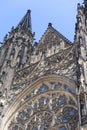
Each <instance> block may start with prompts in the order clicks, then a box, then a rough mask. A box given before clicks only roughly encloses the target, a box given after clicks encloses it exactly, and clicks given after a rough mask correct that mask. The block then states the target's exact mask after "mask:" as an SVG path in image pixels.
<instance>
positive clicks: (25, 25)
mask: <svg viewBox="0 0 87 130" xmlns="http://www.w3.org/2000/svg"><path fill="white" fill-rule="evenodd" d="M17 28H22V29H23V30H27V31H29V32H32V27H31V10H28V11H27V13H26V14H25V16H24V17H23V19H22V20H21V21H20V22H19V24H18V26H17Z"/></svg>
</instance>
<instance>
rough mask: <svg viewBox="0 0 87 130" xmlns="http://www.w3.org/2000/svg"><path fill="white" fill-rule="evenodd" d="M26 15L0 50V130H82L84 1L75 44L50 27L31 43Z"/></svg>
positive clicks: (86, 66)
mask: <svg viewBox="0 0 87 130" xmlns="http://www.w3.org/2000/svg"><path fill="white" fill-rule="evenodd" d="M34 35H35V34H34V33H32V27H31V11H30V10H28V11H27V13H26V15H25V16H24V17H23V19H22V21H21V22H20V23H19V24H18V26H17V27H16V28H14V27H12V30H11V31H10V33H9V34H8V35H6V36H5V38H4V41H3V44H2V46H1V49H0V130H87V0H84V4H83V5H80V4H78V14H77V23H76V28H75V37H74V43H72V42H70V41H69V40H68V39H67V38H66V37H64V36H63V35H62V34H61V33H59V32H58V31H57V30H56V29H55V28H54V27H53V26H52V24H51V23H49V24H48V27H47V29H46V31H45V33H44V34H43V36H42V37H41V39H40V41H39V42H38V43H36V42H35V43H34Z"/></svg>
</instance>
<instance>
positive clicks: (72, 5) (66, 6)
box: [0, 0, 83, 41]
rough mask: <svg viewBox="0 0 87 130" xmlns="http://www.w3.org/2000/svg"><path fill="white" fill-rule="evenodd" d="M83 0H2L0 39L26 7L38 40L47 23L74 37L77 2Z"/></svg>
mask: <svg viewBox="0 0 87 130" xmlns="http://www.w3.org/2000/svg"><path fill="white" fill-rule="evenodd" d="M82 2H83V0H2V1H1V2H0V3H1V4H0V41H2V40H3V37H4V36H5V34H6V33H8V32H9V31H10V29H11V27H12V26H16V25H17V24H18V23H19V22H20V20H21V19H22V17H23V16H24V15H25V13H26V11H27V10H28V9H30V10H31V18H32V31H33V32H35V35H36V36H35V37H36V41H38V40H39V39H40V38H41V36H42V35H43V33H44V32H45V30H46V28H47V26H48V23H49V22H51V23H52V25H53V27H54V28H56V29H57V30H58V31H59V32H60V33H62V34H63V35H64V36H65V37H67V38H68V39H69V40H70V41H73V38H74V28H75V23H76V14H77V3H82Z"/></svg>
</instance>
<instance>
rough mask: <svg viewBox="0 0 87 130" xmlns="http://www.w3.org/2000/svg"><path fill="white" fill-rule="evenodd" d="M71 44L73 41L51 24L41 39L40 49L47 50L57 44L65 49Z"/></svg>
mask: <svg viewBox="0 0 87 130" xmlns="http://www.w3.org/2000/svg"><path fill="white" fill-rule="evenodd" d="M71 44H72V43H71V42H70V41H69V40H68V39H67V38H66V37H64V36H63V35H62V34H60V33H59V32H58V31H57V30H56V29H54V28H53V27H52V25H50V24H49V25H48V28H47V30H46V31H45V33H44V35H42V38H41V40H40V41H39V44H38V49H39V50H43V49H46V50H47V48H51V47H52V46H57V47H59V48H60V49H64V48H66V47H68V46H71Z"/></svg>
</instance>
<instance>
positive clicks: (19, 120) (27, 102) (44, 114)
mask: <svg viewBox="0 0 87 130" xmlns="http://www.w3.org/2000/svg"><path fill="white" fill-rule="evenodd" d="M74 95H75V91H74V89H73V88H72V87H71V86H69V85H67V84H64V83H62V82H58V81H55V82H49V81H46V82H43V83H42V84H39V85H37V86H35V87H34V88H33V89H32V91H30V93H29V94H27V95H26V96H25V97H24V100H23V101H22V104H21V106H22V107H21V108H19V110H18V114H17V117H16V121H14V123H13V124H14V125H11V124H10V125H9V130H51V129H52V130H57V129H58V130H68V127H69V129H71V130H75V128H76V123H75V122H76V121H77V117H78V115H77V104H76V102H75V100H74V98H75V97H74ZM11 123H12V122H11ZM20 126H23V127H20Z"/></svg>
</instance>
